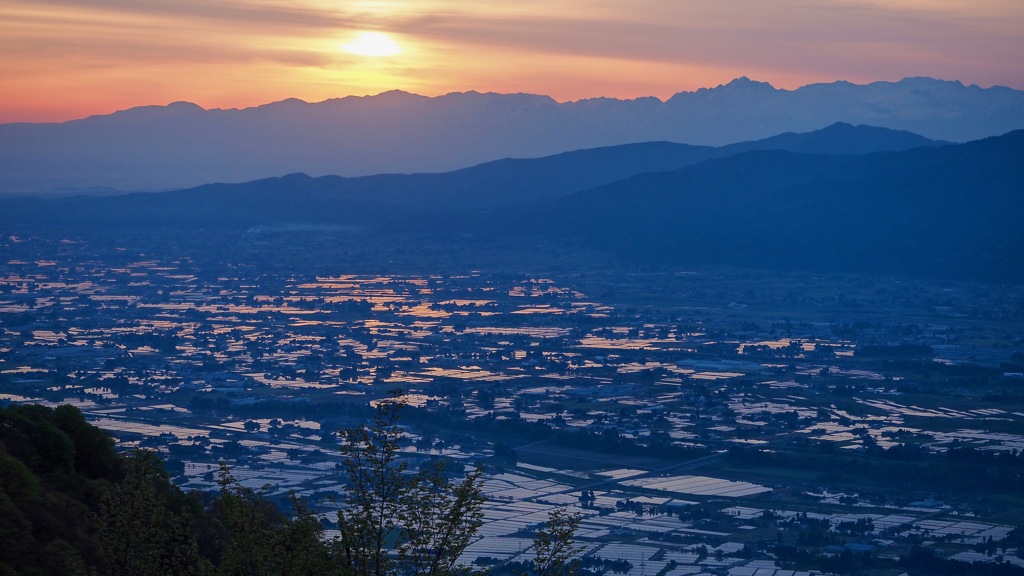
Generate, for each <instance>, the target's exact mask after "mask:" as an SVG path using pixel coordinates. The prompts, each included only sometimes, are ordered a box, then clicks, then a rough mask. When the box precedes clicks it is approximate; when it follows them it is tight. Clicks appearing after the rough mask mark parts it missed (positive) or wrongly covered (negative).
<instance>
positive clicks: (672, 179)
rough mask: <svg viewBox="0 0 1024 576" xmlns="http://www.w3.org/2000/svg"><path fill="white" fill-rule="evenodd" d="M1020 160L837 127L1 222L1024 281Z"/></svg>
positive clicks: (128, 202)
mask: <svg viewBox="0 0 1024 576" xmlns="http://www.w3.org/2000/svg"><path fill="white" fill-rule="evenodd" d="M1022 158H1024V130H1020V131H1015V132H1011V133H1008V134H1006V135H1003V136H999V137H992V138H987V139H983V140H979V141H973V142H968V143H965V144H949V143H943V142H936V141H932V140H928V139H926V138H923V137H920V136H916V135H914V134H910V133H907V132H900V131H893V130H889V129H883V128H873V127H867V126H857V127H854V126H850V125H848V124H834V125H832V126H829V127H827V128H825V129H823V130H819V131H815V132H809V133H788V134H783V135H780V136H776V137H772V138H768V139H764V140H760V141H753V142H746V143H738V144H733V145H729V146H723V147H717V148H713V147H702V146H689V145H682V144H672V143H666V142H652V143H642V144H630V145H623V146H615V147H604V148H597V149H589V150H579V151H574V152H569V153H563V154H558V155H553V156H550V157H545V158H538V159H531V160H499V161H494V162H489V163H485V164H481V165H478V166H475V167H472V168H466V169H462V170H456V171H453V172H448V173H443V174H414V175H380V176H368V177H361V178H342V177H337V176H329V177H320V178H312V177H310V176H307V175H304V174H293V175H289V176H285V177H279V178H271V179H264V180H259V181H254V182H250V183H245V184H210V185H204V186H200V187H197V188H193V189H189V190H181V191H175V192H163V193H135V194H129V195H120V196H100V197H95V196H80V197H70V198H50V199H44V198H37V197H14V196H9V197H6V198H3V197H0V226H3V228H4V229H5V230H10V231H12V232H16V231H19V230H30V231H31V230H32V229H41V228H48V227H49V228H55V229H58V230H62V231H63V230H69V229H75V228H78V229H81V230H85V229H90V228H91V229H99V230H106V229H110V228H112V227H119V228H126V229H132V228H152V227H160V228H162V229H171V230H173V229H185V230H191V231H194V232H195V233H197V234H201V233H202V230H203V229H209V228H229V229H230V228H233V229H241V230H244V229H252V230H260V229H266V228H268V227H269V228H277V229H285V230H287V229H289V227H291V228H292V229H303V228H305V229H307V230H312V231H314V232H315V231H316V230H317V227H338V226H345V227H351V228H352V229H361V230H366V231H378V232H380V231H384V232H385V234H387V231H388V230H399V229H400V230H403V231H413V232H415V233H421V234H422V235H423V237H429V236H431V235H437V234H443V235H445V236H446V237H447V238H463V239H465V243H466V246H467V247H468V249H472V247H473V246H475V245H477V244H491V245H505V246H515V245H516V242H515V239H517V238H525V237H531V238H547V239H548V240H552V241H555V242H561V241H564V240H569V239H572V240H573V241H575V242H582V245H584V246H588V247H590V248H593V249H596V250H601V251H606V252H608V253H613V254H616V255H618V257H619V258H620V261H622V262H626V263H629V262H634V263H637V264H639V265H644V266H648V265H671V266H678V265H695V264H723V265H733V266H743V267H752V268H764V269H800V270H816V271H830V272H864V273H886V274H913V275H927V276H950V277H982V278H988V279H1001V280H1013V281H1024V226H1021V222H1022V221H1024V162H1021V159H1022ZM190 234H191V232H190ZM385 237H386V236H385Z"/></svg>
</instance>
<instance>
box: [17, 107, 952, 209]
mask: <svg viewBox="0 0 1024 576" xmlns="http://www.w3.org/2000/svg"><path fill="white" fill-rule="evenodd" d="M402 97H404V96H402ZM285 105H286V104H285ZM936 144H937V143H936V142H933V141H931V140H928V139H926V138H923V137H920V136H916V135H913V134H909V133H905V132H898V131H893V130H888V129H884V128H872V127H866V126H858V127H854V126H849V125H843V124H836V125H833V126H829V127H827V128H824V129H822V130H819V131H815V132H810V133H805V134H792V133H790V134H783V135H780V136H776V137H772V138H768V139H765V140H761V141H757V142H746V143H741V144H735V145H731V146H725V147H721V148H712V147H707V146H689V145H686V144H675V143H671V142H649V143H641V144H627V145H622V146H612V147H604V148H595V149H586V150H577V151H573V152H566V153H562V154H557V155H554V156H549V157H544V158H536V159H504V160H496V161H493V162H488V163H485V164H481V165H478V166H474V167H471V168H465V169H462V170H456V171H453V172H447V173H441V174H412V175H403V174H384V175H377V176H366V177H361V178H342V177H339V176H324V177H320V178H312V177H309V176H307V175H304V174H292V175H289V176H284V177H279V178H270V179H264V180H258V181H254V182H249V183H243V184H208V185H204V186H200V187H197V188H194V189H190V190H183V191H174V192H163V193H152V194H144V193H136V194H130V195H120V196H108V197H79V198H64V199H50V200H39V199H21V200H14V199H10V198H8V199H6V200H5V199H2V198H0V204H6V207H7V208H6V210H5V215H0V222H2V221H3V220H4V218H5V216H6V218H7V220H8V221H9V222H11V223H12V224H16V223H21V224H26V223H32V222H40V223H50V224H54V225H61V226H74V225H111V224H117V225H122V226H125V225H128V226H131V225H154V224H158V225H172V226H173V225H191V226H244V227H250V226H256V225H263V224H295V223H313V224H325V223H329V224H346V225H367V224H373V223H378V222H382V221H393V220H396V219H400V218H403V217H406V216H412V215H416V214H421V213H423V212H457V211H461V210H467V209H474V208H486V207H491V206H505V205H513V204H522V203H526V202H531V201H540V200H547V199H552V198H557V197H560V196H565V195H568V194H571V193H574V192H579V191H582V190H587V189H590V188H594V187H597V186H601V185H604V184H609V183H611V182H615V181H617V180H621V179H623V178H627V177H630V176H634V175H636V174H642V173H646V172H662V171H670V170H675V169H678V168H682V167H685V166H690V165H693V164H695V163H698V162H702V161H705V160H708V159H712V158H720V157H724V156H729V155H732V154H736V153H739V152H745V151H749V150H759V149H780V150H795V151H812V152H816V153H820V154H833V153H846V152H849V151H851V150H856V151H877V150H902V149H907V148H911V147H916V146H928V145H936Z"/></svg>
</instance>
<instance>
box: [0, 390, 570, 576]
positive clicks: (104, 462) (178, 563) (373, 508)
mask: <svg viewBox="0 0 1024 576" xmlns="http://www.w3.org/2000/svg"><path fill="white" fill-rule="evenodd" d="M402 406H403V404H402V403H401V402H400V401H398V400H397V399H396V398H392V399H390V400H388V401H382V402H379V403H378V404H377V406H376V411H375V413H374V416H373V417H372V419H371V420H370V421H369V422H368V423H365V424H363V425H359V426H356V427H353V428H349V429H345V430H342V432H341V434H340V436H341V446H340V448H341V451H342V453H343V455H344V457H345V459H344V470H343V473H342V476H343V481H344V486H345V487H344V489H343V490H342V492H341V496H339V497H338V498H337V501H336V502H334V504H336V505H335V506H333V507H334V508H335V509H336V512H334V513H335V514H336V517H337V523H338V527H339V535H338V536H336V537H333V538H327V537H325V534H324V523H325V522H324V521H325V520H326V518H325V515H324V514H321V513H320V512H318V511H316V510H314V507H317V508H319V503H310V502H308V501H306V500H305V499H303V498H300V497H298V496H296V495H294V494H292V495H290V497H289V501H290V510H288V511H287V513H286V511H284V510H282V508H281V507H280V506H279V505H278V503H277V502H275V501H274V499H273V498H272V497H271V489H270V487H269V486H264V487H262V488H258V489H257V488H252V487H247V486H245V485H243V483H241V482H240V481H239V480H238V479H237V478H236V477H235V476H234V475H233V473H232V471H231V469H230V468H228V467H227V466H226V465H224V464H221V468H220V472H219V490H217V491H213V492H198V491H193V492H188V493H185V492H183V491H182V490H180V489H179V488H178V487H177V486H175V485H174V484H173V483H172V482H171V481H170V477H169V475H168V473H167V471H166V470H165V468H164V465H163V462H162V460H161V459H160V457H159V455H158V454H157V453H155V452H152V451H147V450H141V449H136V450H132V451H129V452H125V453H120V454H119V453H118V452H117V451H115V449H114V442H113V440H112V439H111V438H110V437H109V436H107V435H106V434H105V433H104V432H103V431H101V430H99V429H98V428H95V427H93V426H92V425H90V424H89V423H88V422H86V421H85V419H84V417H83V416H82V414H81V412H80V411H79V410H78V409H76V408H74V407H73V406H68V405H64V406H59V407H57V408H55V409H51V408H47V407H43V406H38V405H23V406H21V405H10V406H7V407H0V541H2V542H4V545H3V546H0V576H7V575H22V576H35V575H40V576H43V575H50V574H67V575H71V576H77V575H82V576H92V575H111V576H129V575H133V576H139V575H145V576H149V575H155V576H162V575H195V576H255V575H260V576H292V575H295V576H298V575H303V576H307V575H309V576H318V575H324V576H327V575H330V576H399V575H401V576H448V575H454V574H463V575H469V574H471V573H473V572H474V571H476V570H477V569H476V568H475V567H472V566H463V565H461V564H459V563H458V559H459V557H460V556H461V555H462V553H463V551H464V550H465V549H466V547H467V546H468V545H469V544H470V543H471V542H472V541H473V540H474V539H475V538H476V533H477V529H478V528H479V527H480V526H481V524H482V522H483V504H484V498H483V494H482V477H481V475H482V470H481V469H480V468H476V469H474V470H470V471H468V472H465V473H464V474H461V479H459V480H456V481H452V480H450V479H449V475H448V474H447V473H446V471H445V470H444V464H443V463H442V462H437V463H434V464H432V465H430V466H426V467H423V468H421V469H420V470H419V471H417V472H415V473H413V472H411V471H409V470H407V469H406V467H405V463H404V461H403V459H402V458H400V448H401V446H400V442H401V437H402V430H401V429H400V427H399V424H398V416H399V413H400V411H401V409H402ZM578 523H579V516H578V515H574V514H569V513H567V512H565V511H564V510H559V511H556V512H554V513H552V514H551V515H550V516H549V519H548V523H547V524H546V525H545V526H542V527H540V528H539V529H538V530H537V532H536V540H535V547H534V548H535V557H534V560H533V561H532V562H531V563H530V566H529V570H528V571H529V572H530V573H532V574H534V575H536V576H571V575H572V574H574V573H575V572H576V570H577V569H578V561H577V560H576V559H575V558H574V557H575V556H576V554H577V553H578V549H577V548H576V546H575V544H574V543H573V540H572V538H573V534H574V532H575V528H576V526H577V525H578Z"/></svg>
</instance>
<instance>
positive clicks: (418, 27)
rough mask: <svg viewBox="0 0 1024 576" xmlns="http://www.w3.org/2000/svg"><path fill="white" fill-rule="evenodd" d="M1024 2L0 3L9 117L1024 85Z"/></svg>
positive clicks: (0, 53) (2, 83)
mask: <svg viewBox="0 0 1024 576" xmlns="http://www.w3.org/2000/svg"><path fill="white" fill-rule="evenodd" d="M1022 62H1024V1H1021V0H971V1H966V0H772V1H770V2H769V1H765V0H629V1H625V0H559V1H552V0H515V1H510V2H500V3H499V2H481V1H480V0H416V1H391V0H379V1H377V0H365V1H364V0H352V1H343V0H290V1H285V0H34V1H28V0H0V122H17V121H29V122H50V121H63V120H68V119H72V118H80V117H84V116H88V115H91V114H105V113H110V112H113V111H115V110H120V109H124V108H129V107H132V106H139V105H146V104H167V103H170V102H173V101H178V100H187V101H190V102H195V103H197V104H199V105H200V106H203V107H204V108H243V107H248V106H255V105H259V104H264V103H268V102H273V101H276V100H282V99H284V98H289V97H294V98H300V99H302V100H306V101H310V102H316V101H321V100H325V99H327V98H334V97H341V96H347V95H364V94H376V93H379V92H382V91H385V90H391V89H400V90H406V91H409V92H415V93H418V94H424V95H428V96H434V95H439V94H445V93H448V92H459V91H468V90H477V91H481V92H487V91H493V92H531V93H536V94H548V95H550V96H552V97H554V98H555V99H557V100H559V101H565V100H577V99H580V98H587V97H596V96H612V97H617V98H635V97H639V96H657V97H659V98H662V99H664V98H667V97H669V96H671V95H672V94H674V93H676V92H679V91H683V90H695V89H697V88H700V87H712V86H715V85H718V84H722V83H726V82H728V81H729V80H731V79H733V78H735V77H738V76H748V77H750V78H752V79H755V80H761V81H765V82H770V83H772V84H773V85H774V86H776V87H778V88H787V89H792V88H797V87H799V86H802V85H805V84H809V83H814V82H832V81H835V80H849V81H852V82H856V83H867V82H871V81H874V80H892V81H895V80H899V79H901V78H903V77H905V76H933V77H936V78H942V79H947V80H960V81H962V82H964V83H965V84H978V85H979V86H983V87H988V86H992V85H1003V86H1010V87H1013V88H1017V89H1024V64H1022Z"/></svg>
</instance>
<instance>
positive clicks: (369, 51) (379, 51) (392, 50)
mask: <svg viewBox="0 0 1024 576" xmlns="http://www.w3.org/2000/svg"><path fill="white" fill-rule="evenodd" d="M341 49H342V50H344V51H345V52H348V53H350V54H358V55H359V56H371V57H374V58H382V57H385V56H394V55H396V54H399V53H401V52H402V47H401V46H399V45H398V43H396V42H395V41H394V40H393V39H392V38H391V36H388V35H387V34H385V33H383V32H360V33H359V34H357V35H356V36H355V37H354V38H353V39H352V40H351V41H350V42H347V43H345V44H342V45H341Z"/></svg>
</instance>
